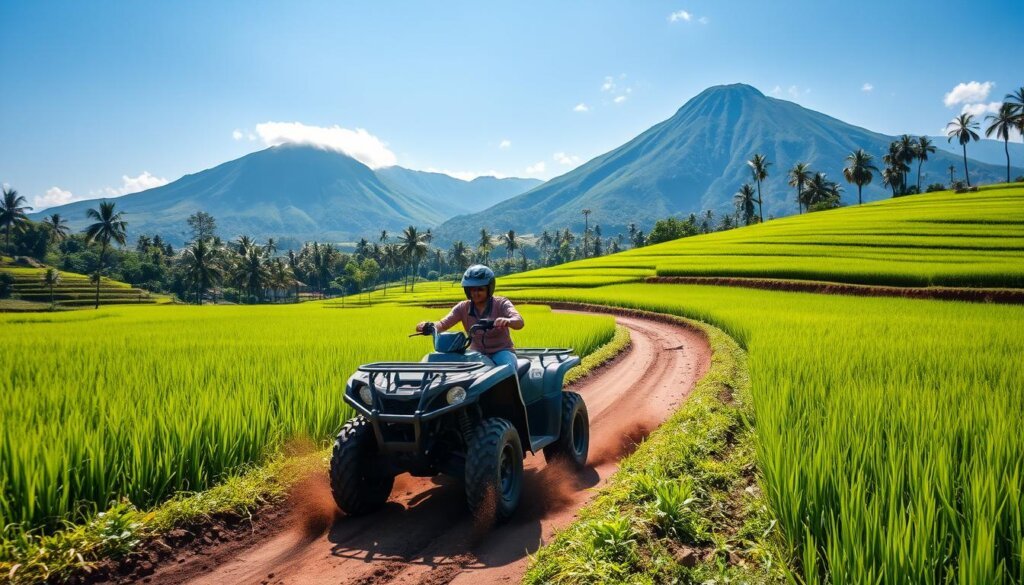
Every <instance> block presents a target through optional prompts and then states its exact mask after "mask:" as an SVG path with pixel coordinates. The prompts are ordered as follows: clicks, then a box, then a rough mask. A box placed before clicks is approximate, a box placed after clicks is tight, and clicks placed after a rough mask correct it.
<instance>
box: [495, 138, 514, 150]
mask: <svg viewBox="0 0 1024 585" xmlns="http://www.w3.org/2000/svg"><path fill="white" fill-rule="evenodd" d="M498 148H500V149H502V150H504V149H506V148H512V141H511V140H509V139H508V138H505V139H503V140H502V141H501V142H499V143H498Z"/></svg>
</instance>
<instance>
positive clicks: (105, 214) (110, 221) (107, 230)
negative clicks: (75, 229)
mask: <svg viewBox="0 0 1024 585" xmlns="http://www.w3.org/2000/svg"><path fill="white" fill-rule="evenodd" d="M85 214H86V216H87V217H88V218H89V219H92V220H95V222H94V223H92V224H90V225H89V226H88V227H86V228H85V241H86V242H88V243H90V244H91V243H93V242H96V241H99V242H100V246H101V247H100V265H99V268H97V269H96V273H97V274H101V273H102V272H103V261H104V259H105V256H106V254H107V248H108V247H110V241H111V240H113V241H115V242H117V243H118V244H121V245H122V246H123V245H124V241H125V231H126V230H127V229H128V222H126V221H125V220H124V219H123V216H122V215H121V212H119V211H118V212H115V211H114V202H113V201H101V202H100V207H99V209H88V210H86V212H85ZM95 308H97V309H98V308H100V283H99V281H97V282H96V307H95Z"/></svg>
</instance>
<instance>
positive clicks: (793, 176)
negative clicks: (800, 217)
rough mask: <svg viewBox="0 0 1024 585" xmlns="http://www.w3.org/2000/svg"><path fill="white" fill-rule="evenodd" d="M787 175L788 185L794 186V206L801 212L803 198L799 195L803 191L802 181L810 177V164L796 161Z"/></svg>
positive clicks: (802, 209)
mask: <svg viewBox="0 0 1024 585" xmlns="http://www.w3.org/2000/svg"><path fill="white" fill-rule="evenodd" d="M787 176H788V177H789V186H790V187H796V206H797V207H798V208H799V209H800V213H803V212H804V206H803V199H802V198H801V196H800V195H801V194H802V193H803V192H804V183H806V182H807V180H808V179H810V178H811V165H809V164H807V163H802V162H798V163H796V164H795V165H793V168H791V169H789V174H788V175H787Z"/></svg>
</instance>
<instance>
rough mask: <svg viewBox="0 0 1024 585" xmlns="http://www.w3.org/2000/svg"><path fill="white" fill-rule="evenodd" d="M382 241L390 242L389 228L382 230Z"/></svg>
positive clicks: (384, 242)
mask: <svg viewBox="0 0 1024 585" xmlns="http://www.w3.org/2000/svg"><path fill="white" fill-rule="evenodd" d="M379 241H380V243H382V244H386V243H388V230H380V240H379Z"/></svg>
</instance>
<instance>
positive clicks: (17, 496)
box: [0, 304, 615, 538]
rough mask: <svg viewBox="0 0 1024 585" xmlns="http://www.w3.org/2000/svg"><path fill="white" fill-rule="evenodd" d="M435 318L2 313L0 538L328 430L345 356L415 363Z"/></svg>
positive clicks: (539, 342) (586, 323) (165, 310)
mask: <svg viewBox="0 0 1024 585" xmlns="http://www.w3.org/2000/svg"><path fill="white" fill-rule="evenodd" d="M522 312H523V315H524V317H525V319H526V322H527V327H526V328H525V329H523V330H522V331H516V332H514V333H513V338H514V339H515V341H516V342H517V343H518V344H519V345H521V346H557V347H562V346H568V347H574V348H576V349H577V351H579V352H580V353H581V354H583V355H586V354H589V353H591V352H593V351H594V350H595V349H597V348H598V347H600V346H602V345H603V344H605V343H606V342H607V341H609V340H610V339H612V337H613V336H614V335H615V324H614V321H613V319H612V318H610V317H607V316H593V317H592V316H580V315H566V314H557V313H552V312H551V311H550V309H547V308H546V307H522ZM443 314H444V311H443V310H441V309H422V308H409V307H394V306H392V307H387V308H385V309H383V310H378V309H376V308H374V309H347V310H339V309H333V308H328V307H327V306H325V305H324V304H303V305H279V306H233V307H195V306H163V307H155V306H154V307H108V308H103V309H100V310H98V311H89V312H70V313H47V314H23V315H2V316H0V346H2V347H3V348H4V359H3V360H0V394H2V395H3V396H4V397H5V399H4V400H2V401H0V526H2V527H6V528H5V529H4V535H3V537H4V538H14V535H16V534H17V533H19V532H22V531H26V530H34V529H52V528H55V527H58V526H61V525H62V524H63V523H64V522H67V521H80V520H83V519H87V518H89V517H90V516H92V515H94V514H96V513H98V512H102V511H104V510H105V509H107V508H108V507H109V506H111V505H115V504H118V503H120V502H122V501H127V502H130V503H131V504H133V505H134V506H137V507H139V508H143V509H145V508H149V507H151V506H153V505H155V504H157V503H159V502H162V501H164V500H166V499H167V498H168V497H169V496H171V495H172V494H177V493H182V492H193V491H200V490H204V489H207V488H209V487H211V486H214V485H217V484H218V483H219V482H220V481H221V480H223V479H224V478H225V477H227V476H228V475H230V474H231V473H232V471H234V470H237V469H239V468H240V467H242V466H245V465H246V464H249V463H252V462H259V461H263V460H265V459H266V458H267V457H268V456H271V455H273V454H274V453H277V452H279V451H280V450H281V449H282V447H284V446H285V445H287V444H289V443H291V442H293V441H297V440H302V439H311V440H312V441H314V442H320V443H323V442H325V441H327V440H328V439H329V438H330V437H331V436H332V434H333V433H335V432H336V431H337V429H338V428H339V427H340V426H341V424H342V423H344V422H345V420H346V419H347V418H348V417H349V416H350V415H351V412H350V409H349V408H348V407H347V406H346V405H345V404H344V402H343V401H342V391H343V389H344V385H345V381H346V379H347V377H348V376H349V375H350V374H351V372H352V371H353V370H354V369H355V367H356V366H358V365H359V364H361V363H366V362H371V361H379V360H383V359H389V360H413V361H415V360H418V359H420V357H422V355H423V354H424V353H426V352H427V351H429V350H430V344H429V341H428V340H427V339H426V338H422V337H418V338H414V339H407V338H406V334H407V333H408V332H409V331H411V330H412V329H413V326H414V325H415V323H417V322H418V321H421V320H424V319H436V318H439V317H440V316H442V315H443ZM118 534H120V533H118Z"/></svg>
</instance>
